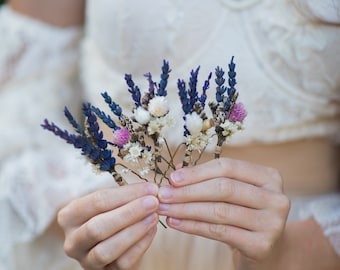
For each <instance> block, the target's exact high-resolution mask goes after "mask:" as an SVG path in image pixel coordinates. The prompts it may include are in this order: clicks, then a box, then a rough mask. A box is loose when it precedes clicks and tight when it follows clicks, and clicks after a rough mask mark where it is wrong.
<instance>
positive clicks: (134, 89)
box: [125, 74, 142, 107]
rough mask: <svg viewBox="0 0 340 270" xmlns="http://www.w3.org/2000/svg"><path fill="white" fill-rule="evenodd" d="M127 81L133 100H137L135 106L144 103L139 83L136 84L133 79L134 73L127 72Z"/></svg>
mask: <svg viewBox="0 0 340 270" xmlns="http://www.w3.org/2000/svg"><path fill="white" fill-rule="evenodd" d="M125 81H126V84H127V85H128V86H129V88H128V91H129V93H130V94H131V96H132V99H133V101H134V102H135V106H136V107H139V106H141V105H142V103H141V93H140V89H139V87H138V86H137V85H135V83H134V81H133V79H132V75H131V74H125Z"/></svg>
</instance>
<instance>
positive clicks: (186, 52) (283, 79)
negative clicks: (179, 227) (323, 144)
mask: <svg viewBox="0 0 340 270" xmlns="http://www.w3.org/2000/svg"><path fill="white" fill-rule="evenodd" d="M339 2H340V1H333V0H327V1H322V2H321V3H320V1H314V0H301V1H292V0H291V1H289V0H277V1H275V3H274V1H271V0H242V1H236V0H214V1H204V0H199V1H178V0H165V1H152V0H145V1H138V0H129V1H109V0H96V1H94V0H92V1H91V0H90V1H88V2H87V14H86V28H85V33H84V35H82V34H83V32H82V30H81V29H77V28H70V29H60V28H55V27H51V26H49V25H46V24H43V23H41V22H38V21H34V20H33V19H30V18H26V17H24V16H21V15H19V14H16V13H15V12H13V11H11V10H10V9H9V8H8V7H3V8H2V9H0V33H1V38H0V40H1V45H2V46H1V49H0V108H1V109H0V110H1V114H0V125H1V128H0V185H1V189H0V217H1V218H0V239H1V240H2V248H1V250H0V270H2V269H4V270H14V269H36V270H40V269H44V270H45V269H49V270H54V269H55V270H62V269H63V270H64V269H65V270H71V269H80V268H79V266H78V264H77V263H76V262H75V261H73V260H71V259H69V258H67V257H66V256H65V255H64V254H63V250H62V240H61V239H54V238H53V236H49V235H45V234H44V230H45V229H46V227H47V226H48V224H49V223H50V222H51V220H52V219H53V218H54V216H55V213H56V211H57V209H58V208H59V207H60V206H61V205H62V204H63V203H65V202H66V201H68V200H69V199H70V198H73V197H75V196H79V195H80V194H84V193H86V192H89V191H91V190H95V189H97V188H100V187H103V186H107V185H113V183H112V180H111V179H110V177H109V176H106V175H99V176H98V175H95V174H94V173H93V172H92V169H91V166H88V164H86V163H85V161H84V160H83V159H82V158H80V155H79V153H77V151H75V150H74V149H73V148H72V147H71V146H69V145H66V144H64V143H63V142H61V141H60V140H59V139H57V138H55V137H54V136H53V135H51V134H49V133H47V132H46V131H43V130H42V129H41V128H40V127H39V125H40V124H41V123H42V121H43V119H44V118H48V119H50V120H53V121H54V122H56V123H58V124H65V122H64V117H63V114H62V110H63V107H64V106H65V105H67V106H69V107H70V108H71V110H72V112H73V113H76V111H77V109H78V108H79V103H80V102H81V101H82V100H81V99H80V98H79V97H81V96H82V97H83V99H84V100H90V101H91V102H93V103H94V104H96V105H98V106H102V101H101V98H100V92H102V91H104V90H106V91H108V92H109V93H110V95H111V96H112V97H113V98H114V99H115V100H117V101H119V103H120V104H122V105H123V106H128V104H130V102H131V101H130V97H129V95H127V94H122V93H125V92H123V91H126V87H125V81H124V74H125V73H132V74H133V75H134V78H135V79H136V81H137V83H138V84H139V85H141V86H142V85H145V87H147V84H146V81H145V78H144V77H143V74H144V73H145V72H149V71H150V72H151V73H152V74H154V77H155V78H156V76H158V74H159V72H160V66H161V63H162V60H163V59H167V60H169V61H170V65H171V68H172V70H173V71H172V73H171V81H172V82H173V83H172V85H171V84H169V92H173V94H172V98H173V101H174V102H173V103H174V104H177V101H175V99H176V98H177V97H175V95H176V94H175V92H176V90H175V89H174V90H173V91H171V88H172V87H173V88H174V87H175V83H176V81H177V78H183V79H187V78H188V77H189V72H190V70H191V69H193V68H196V67H197V66H198V65H200V66H201V69H200V78H201V80H202V82H203V80H205V79H206V76H207V75H208V72H210V71H212V70H214V68H215V67H216V66H217V65H219V66H222V67H223V66H224V67H225V68H226V64H227V63H228V61H229V59H230V57H231V56H232V55H234V56H235V62H236V64H237V72H238V78H237V79H238V89H239V92H240V98H241V99H242V101H243V102H244V103H245V104H246V106H247V108H248V111H249V112H250V113H249V117H248V120H247V128H246V130H245V131H244V132H242V133H241V134H237V136H235V138H234V140H233V141H232V142H231V143H232V144H235V145H239V144H247V143H252V142H263V143H272V142H282V141H287V140H294V139H301V138H308V137H315V136H323V137H328V138H329V139H330V140H333V141H340V137H339V130H340V121H339V115H340V107H339V101H340V92H339V89H340V71H339V66H340V46H339V45H338V44H340V27H339V26H335V25H334V24H333V23H336V22H340V18H339V12H340V3H339ZM318 20H321V21H326V22H327V23H315V21H318ZM80 46H81V47H80ZM78 74H79V75H80V78H81V87H80V85H79V83H78V80H77V78H78ZM79 89H84V91H80V90H79ZM170 95H171V94H170ZM103 106H104V105H103ZM174 106H176V105H174ZM178 106H179V105H178ZM178 111H179V110H178ZM65 127H68V126H66V125H65ZM178 130H180V129H178ZM179 132H181V131H179ZM178 135H181V134H180V133H179V134H178ZM177 137H178V136H172V138H174V139H173V141H172V142H175V140H176V139H175V138H177ZM339 206H340V198H339V196H338V194H329V195H327V196H324V197H320V198H315V197H314V198H308V199H301V200H299V201H298V202H296V203H294V204H293V210H292V214H291V218H306V217H309V216H313V217H314V218H315V219H316V220H317V221H318V222H319V224H320V225H321V227H322V228H323V230H324V233H325V235H326V236H327V237H328V238H329V239H330V242H331V243H332V244H333V246H334V248H335V249H336V251H337V252H338V254H339V255H340V207H339ZM293 216H294V217H293ZM159 231H160V232H159V233H158V235H157V238H156V241H155V243H154V244H153V246H152V247H151V249H150V250H149V251H148V253H147V255H146V256H145V259H144V261H143V262H142V266H141V269H148V270H150V269H156V268H157V267H158V269H159V268H160V269H195V270H200V269H217V270H218V269H228V268H227V267H228V265H230V261H231V259H230V256H229V255H226V254H228V253H227V251H228V249H227V247H226V246H224V245H222V244H220V243H218V242H214V241H210V240H204V239H201V238H198V237H196V238H195V237H191V236H186V235H183V234H178V233H176V232H173V231H171V230H167V231H165V232H163V231H164V230H159ZM174 246H176V247H178V248H176V250H175V251H174V250H173V247H174ZM189 247H190V248H189ZM188 250H190V251H188ZM193 257H195V260H191V259H190V258H193ZM164 261H167V262H168V264H167V266H166V267H165V266H164V263H163V262H164Z"/></svg>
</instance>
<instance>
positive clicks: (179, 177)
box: [170, 171, 184, 184]
mask: <svg viewBox="0 0 340 270" xmlns="http://www.w3.org/2000/svg"><path fill="white" fill-rule="evenodd" d="M170 178H171V180H172V181H173V182H174V183H178V184H179V183H181V182H182V181H183V180H184V178H183V173H182V172H181V171H174V172H172V173H171V174H170Z"/></svg>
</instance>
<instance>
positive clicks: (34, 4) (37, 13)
mask: <svg viewBox="0 0 340 270" xmlns="http://www.w3.org/2000/svg"><path fill="white" fill-rule="evenodd" d="M9 4H10V6H11V7H12V8H13V9H14V10H16V11H17V12H20V13H22V14H25V15H28V16H31V17H34V18H36V19H38V20H41V21H44V22H46V23H49V24H52V25H55V26H60V27H68V26H73V25H81V24H82V23H83V20H84V8H85V1H84V0H72V1H70V0H58V1H55V0H10V1H9Z"/></svg>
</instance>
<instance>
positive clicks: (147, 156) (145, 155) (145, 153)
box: [142, 151, 152, 164]
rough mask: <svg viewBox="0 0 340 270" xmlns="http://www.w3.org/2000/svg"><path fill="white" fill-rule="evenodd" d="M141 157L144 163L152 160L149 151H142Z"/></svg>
mask: <svg viewBox="0 0 340 270" xmlns="http://www.w3.org/2000/svg"><path fill="white" fill-rule="evenodd" d="M142 158H143V160H144V162H145V163H146V164H149V163H151V162H152V154H151V153H150V152H149V151H143V154H142Z"/></svg>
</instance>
